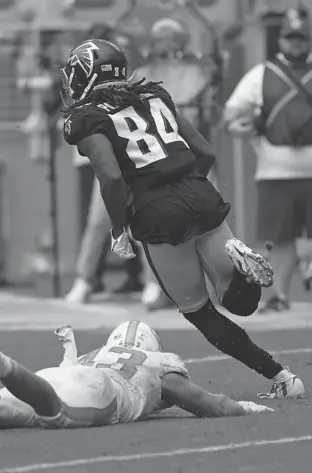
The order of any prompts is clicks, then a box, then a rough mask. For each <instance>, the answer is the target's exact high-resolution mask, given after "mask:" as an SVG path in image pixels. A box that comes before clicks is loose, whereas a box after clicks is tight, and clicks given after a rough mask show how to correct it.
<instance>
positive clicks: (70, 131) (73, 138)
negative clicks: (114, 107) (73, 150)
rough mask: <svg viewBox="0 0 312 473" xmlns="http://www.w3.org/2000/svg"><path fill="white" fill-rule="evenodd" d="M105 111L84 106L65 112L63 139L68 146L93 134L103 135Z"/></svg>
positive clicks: (105, 118) (89, 105)
mask: <svg viewBox="0 0 312 473" xmlns="http://www.w3.org/2000/svg"><path fill="white" fill-rule="evenodd" d="M108 119H109V117H108V115H107V111H106V110H105V109H103V108H99V107H97V106H96V105H93V104H92V105H91V104H86V105H83V106H82V107H77V108H73V109H71V110H68V111H66V113H65V115H64V138H65V140H66V141H67V143H68V144H70V145H76V144H77V143H78V142H79V141H80V140H82V139H83V138H86V137H87V136H90V135H93V134H94V133H103V134H105V123H106V122H107V120H108Z"/></svg>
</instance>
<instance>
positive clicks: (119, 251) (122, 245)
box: [110, 229, 136, 259]
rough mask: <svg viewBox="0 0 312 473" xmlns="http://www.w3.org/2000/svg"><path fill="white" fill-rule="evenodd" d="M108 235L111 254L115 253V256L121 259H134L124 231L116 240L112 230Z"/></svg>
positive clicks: (134, 255)
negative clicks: (109, 235) (109, 236)
mask: <svg viewBox="0 0 312 473" xmlns="http://www.w3.org/2000/svg"><path fill="white" fill-rule="evenodd" d="M110 233H111V239H112V242H111V250H112V252H113V253H116V255H118V256H119V257H120V258H122V259H132V258H135V257H136V254H135V253H134V251H133V248H132V245H131V242H130V239H129V236H128V233H127V232H126V230H124V231H123V233H122V234H121V235H120V236H119V237H118V238H117V239H115V238H114V236H113V230H112V229H111V231H110Z"/></svg>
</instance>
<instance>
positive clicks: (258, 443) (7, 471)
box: [0, 435, 312, 473]
mask: <svg viewBox="0 0 312 473" xmlns="http://www.w3.org/2000/svg"><path fill="white" fill-rule="evenodd" d="M310 441H312V435H304V436H302V437H285V438H282V439H276V440H254V441H250V442H242V443H229V444H226V445H214V446H210V447H199V448H182V449H179V450H169V451H167V452H150V453H137V454H133V455H112V456H100V457H94V458H81V459H77V460H69V461H63V462H56V463H36V464H33V465H25V466H17V467H13V468H3V469H1V470H0V473H27V472H32V471H40V470H48V469H58V468H66V467H75V466H81V465H92V464H93V465H94V464H96V463H108V462H124V461H131V460H147V459H152V458H165V457H175V456H181V455H189V454H191V453H215V452H225V451H229V450H234V451H235V450H240V449H242V448H248V447H265V446H267V445H287V444H291V443H300V442H310Z"/></svg>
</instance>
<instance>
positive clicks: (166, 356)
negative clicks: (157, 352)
mask: <svg viewBox="0 0 312 473" xmlns="http://www.w3.org/2000/svg"><path fill="white" fill-rule="evenodd" d="M160 362H161V368H162V372H161V374H160V377H161V378H162V377H163V376H164V375H165V374H168V373H179V374H181V375H182V376H185V377H186V378H189V377H190V376H189V373H188V371H187V368H186V366H185V364H184V361H183V360H182V358H180V357H179V355H176V354H175V353H161V360H160Z"/></svg>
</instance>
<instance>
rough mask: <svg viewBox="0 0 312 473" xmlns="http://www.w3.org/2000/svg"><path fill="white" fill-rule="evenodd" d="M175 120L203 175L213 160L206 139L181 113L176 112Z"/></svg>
mask: <svg viewBox="0 0 312 473" xmlns="http://www.w3.org/2000/svg"><path fill="white" fill-rule="evenodd" d="M176 121H177V125H178V129H179V134H180V135H181V136H182V138H183V139H184V140H185V141H186V142H187V144H188V145H189V147H190V149H191V151H192V152H193V154H194V155H195V158H196V162H197V166H198V168H199V171H200V172H201V174H203V175H204V176H207V174H208V172H209V171H210V169H211V166H212V165H213V162H214V160H215V153H214V151H213V149H212V147H211V145H210V144H209V143H208V141H207V140H206V139H205V138H204V137H203V135H201V134H200V133H199V131H197V130H196V128H195V127H194V126H193V125H192V123H191V122H190V121H189V120H188V119H187V118H185V117H184V116H183V115H181V114H179V113H178V112H177V114H176Z"/></svg>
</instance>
